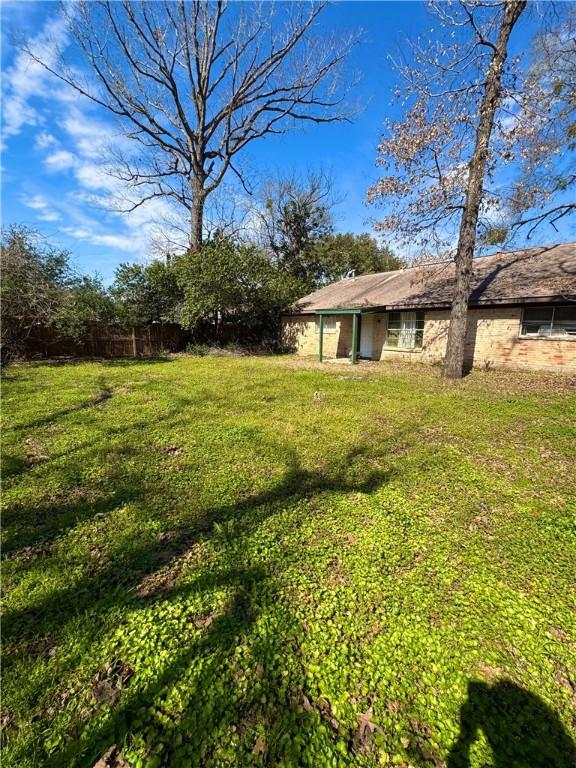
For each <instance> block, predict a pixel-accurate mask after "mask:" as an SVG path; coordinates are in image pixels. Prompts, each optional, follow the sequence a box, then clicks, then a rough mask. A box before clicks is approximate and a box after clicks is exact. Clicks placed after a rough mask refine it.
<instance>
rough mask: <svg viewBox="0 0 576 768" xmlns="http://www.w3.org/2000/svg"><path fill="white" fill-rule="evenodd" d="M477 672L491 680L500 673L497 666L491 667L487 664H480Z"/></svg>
mask: <svg viewBox="0 0 576 768" xmlns="http://www.w3.org/2000/svg"><path fill="white" fill-rule="evenodd" d="M478 672H479V673H480V674H481V675H482V677H483V678H484V679H486V680H493V679H494V678H495V677H500V676H501V675H502V670H501V669H499V668H498V667H491V666H490V665H489V664H482V666H481V667H480V668H479V670H478Z"/></svg>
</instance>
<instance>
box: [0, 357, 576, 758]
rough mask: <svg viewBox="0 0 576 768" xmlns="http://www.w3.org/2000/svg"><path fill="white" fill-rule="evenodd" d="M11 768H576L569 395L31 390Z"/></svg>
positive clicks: (22, 376) (293, 370) (313, 374)
mask: <svg viewBox="0 0 576 768" xmlns="http://www.w3.org/2000/svg"><path fill="white" fill-rule="evenodd" d="M3 416H4V430H3V464H4V468H3V479H4V497H3V507H4V511H3V536H4V543H3V558H4V562H3V589H4V620H3V639H4V669H3V699H4V701H3V705H4V708H3V725H4V740H5V745H4V746H5V750H4V756H3V760H4V762H3V765H4V766H6V768H10V767H12V768H15V767H16V766H18V768H31V767H32V766H34V767H35V766H55V767H56V766H57V767H58V768H60V767H61V766H94V765H95V764H96V763H97V761H99V760H101V758H103V759H102V760H101V762H100V763H99V766H103V765H115V766H124V765H128V766H147V767H148V768H153V767H157V766H162V765H170V766H247V765H269V766H287V767H288V766H290V767H291V766H294V767H296V766H310V767H311V768H317V767H319V766H325V765H326V766H356V765H357V766H382V765H397V766H398V765H399V766H409V765H411V766H416V767H420V766H430V767H433V768H439V766H444V765H448V766H450V768H467V767H468V766H470V767H471V768H481V767H483V766H492V765H494V766H501V767H504V766H505V767H506V768H520V766H522V767H523V768H526V767H527V766H542V768H544V766H546V768H548V767H549V766H562V768H566V767H567V766H572V764H573V761H574V757H575V755H574V752H573V741H572V737H571V736H570V734H571V733H573V729H574V726H575V723H576V677H575V674H574V670H575V669H576V613H575V610H574V607H575V606H574V598H575V590H574V573H575V568H574V563H575V561H576V557H575V555H576V543H575V540H576V537H575V527H574V513H575V459H576V431H575V424H576V396H575V395H574V381H569V380H566V379H561V378H554V377H552V376H548V377H541V376H540V377H539V376H536V375H530V374H514V373H495V372H475V373H473V374H472V375H471V376H469V377H468V378H467V379H466V380H465V381H464V382H457V383H449V382H443V381H442V380H441V379H440V378H439V375H438V372H437V371H436V370H435V369H428V368H424V367H422V368H420V367H417V366H414V367H391V366H382V367H380V366H371V367H369V366H362V365H361V366H358V368H357V369H353V368H352V367H350V366H341V367H340V366H333V365H327V366H325V367H324V368H322V369H320V367H319V366H317V365H315V364H312V363H310V364H308V363H299V362H297V361H295V360H294V359H291V358H235V359H233V358H231V359H224V358H202V359H193V358H177V359H172V360H166V361H155V362H154V361H152V362H118V363H108V364H106V363H83V364H77V365H73V364H68V365H45V364H39V365H22V366H12V367H10V368H9V369H8V371H7V372H6V375H5V378H4V382H3Z"/></svg>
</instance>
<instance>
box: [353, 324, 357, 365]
mask: <svg viewBox="0 0 576 768" xmlns="http://www.w3.org/2000/svg"><path fill="white" fill-rule="evenodd" d="M357 355H358V315H357V314H356V313H354V314H353V315H352V365H356V362H357Z"/></svg>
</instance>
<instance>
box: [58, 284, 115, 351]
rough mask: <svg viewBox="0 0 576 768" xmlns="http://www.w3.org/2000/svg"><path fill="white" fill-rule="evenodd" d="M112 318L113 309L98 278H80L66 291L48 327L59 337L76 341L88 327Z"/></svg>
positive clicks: (107, 294) (113, 315) (113, 317)
mask: <svg viewBox="0 0 576 768" xmlns="http://www.w3.org/2000/svg"><path fill="white" fill-rule="evenodd" d="M115 319H116V307H115V304H114V301H113V300H112V298H111V296H110V295H109V293H108V292H107V291H106V289H105V288H104V286H103V285H102V281H101V279H100V278H99V277H89V276H87V275H83V276H82V277H80V278H77V279H75V280H74V281H73V282H72V283H71V285H70V286H69V287H68V288H67V290H66V291H64V292H63V293H62V296H61V298H60V301H59V303H58V305H57V307H56V308H55V310H54V313H53V315H52V317H51V319H50V325H51V326H52V327H53V328H54V329H55V330H56V331H57V332H58V333H59V334H60V335H61V336H66V337H68V338H73V339H79V338H81V337H82V335H83V334H84V333H85V332H86V330H87V328H88V327H89V326H90V325H95V324H97V323H107V322H108V323H109V322H112V321H114V320H115Z"/></svg>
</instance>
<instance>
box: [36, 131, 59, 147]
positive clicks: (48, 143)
mask: <svg viewBox="0 0 576 768" xmlns="http://www.w3.org/2000/svg"><path fill="white" fill-rule="evenodd" d="M34 146H35V147H36V149H50V147H57V146H58V139H57V138H56V137H55V136H52V134H51V133H48V131H41V132H40V133H38V134H37V135H36V138H35V139H34Z"/></svg>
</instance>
